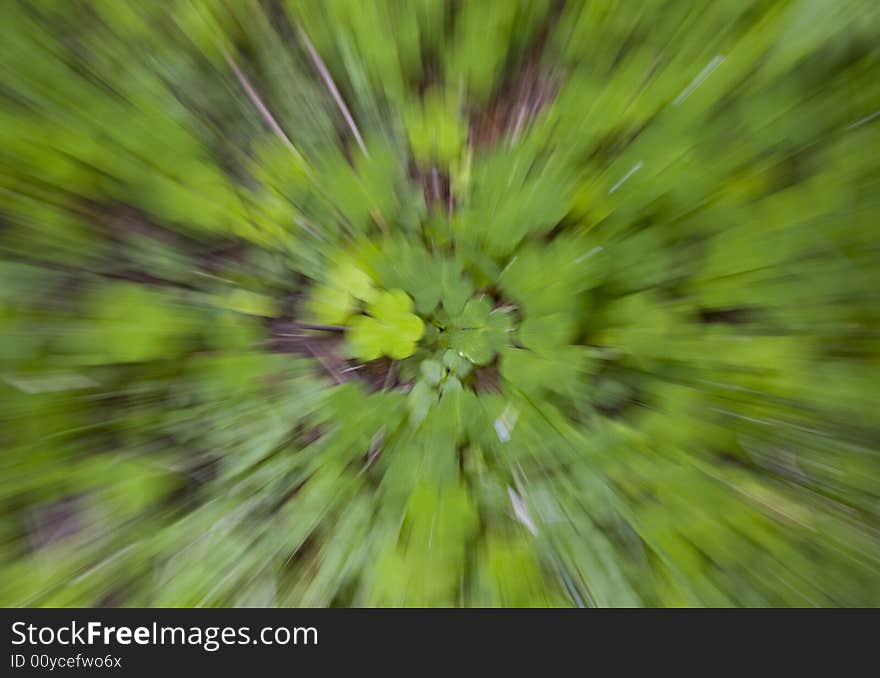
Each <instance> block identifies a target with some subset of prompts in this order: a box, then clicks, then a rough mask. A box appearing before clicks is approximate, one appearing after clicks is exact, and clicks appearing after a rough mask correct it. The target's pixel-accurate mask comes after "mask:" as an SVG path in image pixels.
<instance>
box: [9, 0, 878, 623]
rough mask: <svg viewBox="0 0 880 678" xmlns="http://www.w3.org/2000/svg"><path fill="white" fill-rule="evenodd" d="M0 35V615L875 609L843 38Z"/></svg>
mask: <svg viewBox="0 0 880 678" xmlns="http://www.w3.org/2000/svg"><path fill="white" fill-rule="evenodd" d="M0 25H2V26H3V33H4V39H3V40H2V42H0V73H2V78H0V337H2V339H0V603H2V604H4V605H7V606H20V605H25V606H38V605H52V606H65V605H78V606H127V605H138V606H234V605H249V606H303V605H306V606H402V605H415V606H703V605H708V606H849V605H878V604H880V419H878V402H880V360H878V358H880V226H878V208H880V68H878V66H880V39H878V38H880V5H878V3H876V2H874V0H835V1H833V2H832V1H830V0H829V1H825V0H778V1H761V0H715V1H713V2H711V3H694V2H689V1H677V0H675V1H671V0H650V1H648V2H629V1H628V0H627V1H622V2H615V1H613V0H594V1H590V2H575V1H569V2H561V1H560V2H557V1H555V0H543V1H542V0H510V1H509V2H479V1H474V0H470V1H465V0H461V1H443V0H410V1H406V2H403V1H402V0H370V1H367V0H327V1H325V2H314V3H312V2H297V1H293V0H290V1H288V2H285V1H283V0H263V1H259V2H258V1H257V0H242V1H241V2H238V1H236V2H232V1H228V2H227V1H224V0H168V1H167V2H161V3H160V2H156V3H153V2H120V1H116V0H94V1H89V2H86V1H84V0H71V1H70V2H61V3H58V2H41V1H38V2H14V1H9V2H3V3H2V8H0Z"/></svg>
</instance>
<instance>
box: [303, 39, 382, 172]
mask: <svg viewBox="0 0 880 678" xmlns="http://www.w3.org/2000/svg"><path fill="white" fill-rule="evenodd" d="M297 29H298V31H299V35H300V37H301V38H302V41H303V43H305V46H306V49H307V50H308V52H309V56H310V57H311V58H312V62H313V63H314V64H315V68H317V69H318V73H319V74H320V75H321V79H322V80H323V81H324V84H325V85H327V89H329V90H330V94H331V95H332V96H333V100H334V101H335V102H336V105H337V106H339V110H340V111H341V112H342V117H343V118H345V122H346V123H347V124H348V127H349V129H350V130H351V133H352V134H354V138H355V140H356V141H357V143H358V146H360V148H361V150H362V151H363V152H364V155H365V156H367V157H368V158H369V157H370V154H369V153H368V152H367V147H366V145H365V144H364V140H363V138H362V137H361V133H360V130H359V129H358V127H357V125H356V124H355V122H354V118H352V117H351V113H350V112H349V110H348V106H346V105H345V101H344V100H343V99H342V95H341V94H340V93H339V90H338V89H337V87H336V83H335V82H333V77H332V76H331V75H330V71H328V70H327V67H326V66H325V65H324V61H323V60H322V59H321V55H320V54H318V51H317V50H316V49H315V46H314V45H313V44H312V41H311V40H309V36H308V35H306V32H305V31H304V30H303V29H302V26H297Z"/></svg>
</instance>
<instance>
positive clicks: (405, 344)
mask: <svg viewBox="0 0 880 678" xmlns="http://www.w3.org/2000/svg"><path fill="white" fill-rule="evenodd" d="M412 307H413V303H412V299H410V298H409V296H407V294H406V292H404V291H402V290H391V291H390V292H380V293H378V294H377V295H376V297H375V299H374V300H373V302H372V303H371V304H370V305H369V306H368V307H367V312H368V313H369V314H370V315H368V316H363V315H360V316H357V317H356V318H354V319H353V320H352V321H351V323H350V328H351V329H350V331H349V333H348V341H349V345H350V350H351V352H352V354H353V355H354V356H355V357H357V358H360V359H362V360H375V359H376V358H378V357H379V356H382V355H387V356H390V357H391V358H394V359H395V360H402V359H403V358H406V357H408V356H410V355H412V354H413V353H414V352H415V349H416V342H417V341H418V340H419V339H420V338H421V336H422V335H423V334H424V331H425V325H424V323H423V322H422V320H421V319H420V318H419V317H418V316H416V315H414V314H413V313H411V311H412Z"/></svg>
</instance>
